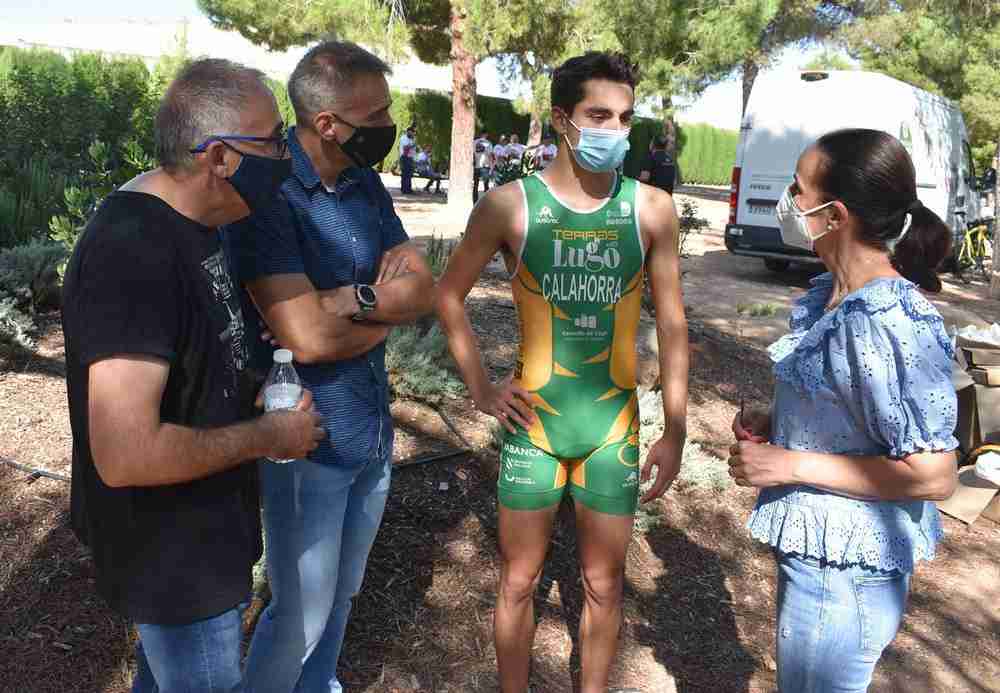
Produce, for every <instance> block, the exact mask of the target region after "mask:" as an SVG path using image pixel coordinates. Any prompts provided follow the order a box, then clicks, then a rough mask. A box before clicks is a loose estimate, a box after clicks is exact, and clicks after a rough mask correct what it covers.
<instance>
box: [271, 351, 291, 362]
mask: <svg viewBox="0 0 1000 693" xmlns="http://www.w3.org/2000/svg"><path fill="white" fill-rule="evenodd" d="M274 362H275V363H291V362H292V351H291V349H278V350H276V351H275V352H274Z"/></svg>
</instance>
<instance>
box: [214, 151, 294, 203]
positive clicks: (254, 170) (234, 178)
mask: <svg viewBox="0 0 1000 693" xmlns="http://www.w3.org/2000/svg"><path fill="white" fill-rule="evenodd" d="M235 151H238V152H239V153H240V154H241V155H242V156H243V159H242V160H240V165H239V166H237V167H236V170H235V171H233V174H232V175H231V176H229V178H228V179H227V180H228V181H229V184H230V185H232V186H233V187H234V188H236V192H238V193H239V195H240V197H242V198H243V201H244V202H245V203H246V205H247V207H249V208H250V212H251V213H253V212H257V211H260V210H261V209H266V208H267V207H269V206H270V204H271V202H273V201H274V196H275V195H277V194H278V189H279V188H280V187H281V184H282V183H284V182H285V179H286V178H288V177H289V176H291V175H292V160H291V159H272V158H270V157H267V156H257V155H256V154H247V153H246V152H240V151H239V150H238V149H237V150H235Z"/></svg>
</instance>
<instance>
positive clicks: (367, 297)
mask: <svg viewBox="0 0 1000 693" xmlns="http://www.w3.org/2000/svg"><path fill="white" fill-rule="evenodd" d="M358 300H359V302H360V303H363V304H365V305H368V306H373V305H375V289H373V288H372V287H370V286H368V285H367V284H359V285H358Z"/></svg>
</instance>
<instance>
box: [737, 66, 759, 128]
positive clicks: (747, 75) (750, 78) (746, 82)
mask: <svg viewBox="0 0 1000 693" xmlns="http://www.w3.org/2000/svg"><path fill="white" fill-rule="evenodd" d="M759 72H760V65H758V64H757V61H756V60H754V59H753V58H747V59H746V60H744V61H743V110H742V111H741V113H740V115H745V114H746V112H747V101H749V100H750V90H751V89H753V83H754V81H755V80H756V79H757V74H758V73H759Z"/></svg>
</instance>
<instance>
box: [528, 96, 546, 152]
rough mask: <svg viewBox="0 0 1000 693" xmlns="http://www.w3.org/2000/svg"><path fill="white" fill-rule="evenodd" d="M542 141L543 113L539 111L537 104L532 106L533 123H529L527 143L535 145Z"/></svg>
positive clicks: (530, 145)
mask: <svg viewBox="0 0 1000 693" xmlns="http://www.w3.org/2000/svg"><path fill="white" fill-rule="evenodd" d="M541 141H542V114H541V113H539V112H538V110H537V109H536V107H535V105H534V104H532V106H531V124H530V125H528V141H527V142H525V144H526V145H527V146H529V147H534V146H535V145H536V144H538V143H539V142H541Z"/></svg>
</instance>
